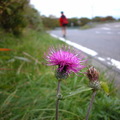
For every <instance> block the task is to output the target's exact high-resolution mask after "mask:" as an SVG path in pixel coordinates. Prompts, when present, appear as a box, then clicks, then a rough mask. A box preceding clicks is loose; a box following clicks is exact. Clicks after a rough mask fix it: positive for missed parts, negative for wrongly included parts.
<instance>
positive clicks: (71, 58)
mask: <svg viewBox="0 0 120 120" xmlns="http://www.w3.org/2000/svg"><path fill="white" fill-rule="evenodd" d="M83 58H84V56H82V54H81V53H80V51H79V52H78V51H76V50H74V49H72V48H71V47H63V48H58V49H55V48H51V49H50V50H49V52H48V55H47V57H46V60H47V62H48V65H50V66H55V65H57V66H58V68H57V73H62V74H67V75H68V74H69V73H71V72H74V73H78V72H79V71H80V70H81V69H83V68H84V67H85V66H84V65H83V64H82V63H84V62H85V61H86V60H83Z"/></svg>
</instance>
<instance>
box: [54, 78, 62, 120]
mask: <svg viewBox="0 0 120 120" xmlns="http://www.w3.org/2000/svg"><path fill="white" fill-rule="evenodd" d="M60 83H61V80H59V81H58V86H57V100H56V119H55V120H58V116H59V95H60Z"/></svg>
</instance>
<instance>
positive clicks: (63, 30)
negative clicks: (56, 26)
mask: <svg viewBox="0 0 120 120" xmlns="http://www.w3.org/2000/svg"><path fill="white" fill-rule="evenodd" d="M62 34H63V37H66V26H63V27H62Z"/></svg>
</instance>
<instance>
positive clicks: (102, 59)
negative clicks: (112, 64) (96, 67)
mask: <svg viewBox="0 0 120 120" xmlns="http://www.w3.org/2000/svg"><path fill="white" fill-rule="evenodd" d="M97 58H98V60H100V61H105V59H104V58H102V57H97Z"/></svg>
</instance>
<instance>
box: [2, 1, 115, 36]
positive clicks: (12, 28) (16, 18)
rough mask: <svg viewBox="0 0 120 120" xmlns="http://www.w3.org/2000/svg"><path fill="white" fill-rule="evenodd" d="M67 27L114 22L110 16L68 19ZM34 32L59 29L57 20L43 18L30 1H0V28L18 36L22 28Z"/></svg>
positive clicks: (52, 17) (51, 17)
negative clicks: (27, 28)
mask: <svg viewBox="0 0 120 120" xmlns="http://www.w3.org/2000/svg"><path fill="white" fill-rule="evenodd" d="M68 21H69V24H68V26H69V27H70V26H84V25H86V24H88V23H90V22H106V21H115V19H114V18H113V17H112V16H107V17H94V18H93V19H89V18H68ZM26 27H29V28H31V29H34V30H40V31H41V30H43V29H44V28H46V29H53V28H55V27H59V18H56V17H54V16H52V15H51V16H49V17H46V16H43V15H40V14H39V13H38V11H37V10H36V9H35V8H33V7H32V6H31V5H30V0H0V28H2V29H4V30H5V31H6V32H10V33H13V34H14V35H20V34H21V33H22V31H23V30H24V28H26Z"/></svg>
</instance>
